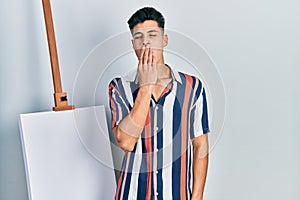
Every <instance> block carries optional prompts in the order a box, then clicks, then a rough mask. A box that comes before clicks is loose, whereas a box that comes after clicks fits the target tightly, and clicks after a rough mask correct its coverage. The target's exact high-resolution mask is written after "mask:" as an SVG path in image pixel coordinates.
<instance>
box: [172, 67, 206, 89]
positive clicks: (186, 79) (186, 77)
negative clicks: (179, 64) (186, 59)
mask: <svg viewBox="0 0 300 200" xmlns="http://www.w3.org/2000/svg"><path fill="white" fill-rule="evenodd" d="M178 74H179V76H180V78H181V81H182V84H184V85H185V86H186V85H188V86H192V88H193V89H201V88H202V87H203V84H202V81H201V80H200V78H199V77H197V76H194V75H191V74H187V73H184V72H180V71H178Z"/></svg>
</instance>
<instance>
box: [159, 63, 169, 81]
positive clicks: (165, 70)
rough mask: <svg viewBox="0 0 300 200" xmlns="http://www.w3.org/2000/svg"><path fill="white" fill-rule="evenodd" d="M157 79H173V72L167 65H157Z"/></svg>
mask: <svg viewBox="0 0 300 200" xmlns="http://www.w3.org/2000/svg"><path fill="white" fill-rule="evenodd" d="M157 78H158V79H168V78H171V70H170V68H169V67H168V66H167V65H166V64H164V63H163V64H158V65H157Z"/></svg>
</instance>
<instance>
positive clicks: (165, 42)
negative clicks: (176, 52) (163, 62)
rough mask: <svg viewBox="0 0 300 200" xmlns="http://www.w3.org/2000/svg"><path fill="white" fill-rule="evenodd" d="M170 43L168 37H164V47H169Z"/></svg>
mask: <svg viewBox="0 0 300 200" xmlns="http://www.w3.org/2000/svg"><path fill="white" fill-rule="evenodd" d="M168 42H169V38H168V35H164V38H163V45H164V47H166V46H167V45H168Z"/></svg>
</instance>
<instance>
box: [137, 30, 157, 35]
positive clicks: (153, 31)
mask: <svg viewBox="0 0 300 200" xmlns="http://www.w3.org/2000/svg"><path fill="white" fill-rule="evenodd" d="M147 33H158V31H157V30H153V29H152V30H149V31H147ZM138 34H143V33H142V32H136V33H134V34H133V36H135V35H138Z"/></svg>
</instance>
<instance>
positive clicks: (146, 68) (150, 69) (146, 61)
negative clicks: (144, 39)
mask: <svg viewBox="0 0 300 200" xmlns="http://www.w3.org/2000/svg"><path fill="white" fill-rule="evenodd" d="M156 67H157V66H156V59H155V56H154V54H153V49H151V48H150V46H148V45H147V46H143V48H142V50H141V53H140V55H139V64H138V79H139V83H140V86H145V85H148V86H151V87H150V88H149V89H153V88H154V85H155V84H156V81H157V69H156Z"/></svg>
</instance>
